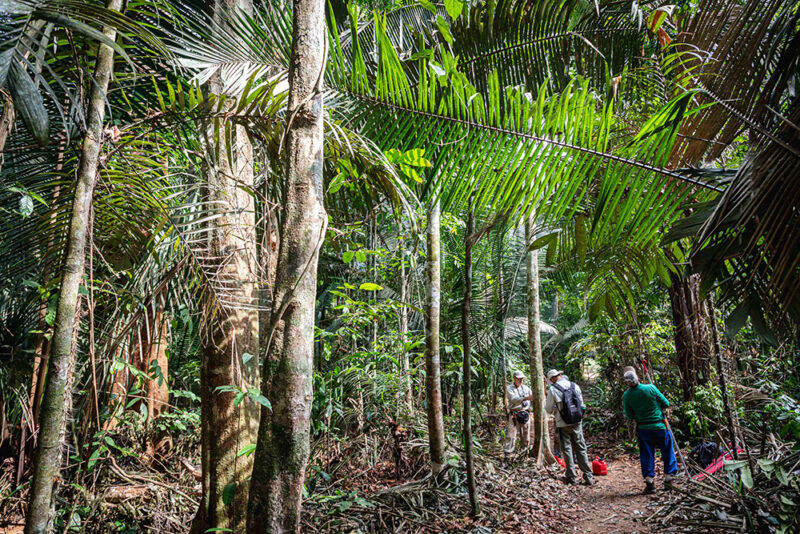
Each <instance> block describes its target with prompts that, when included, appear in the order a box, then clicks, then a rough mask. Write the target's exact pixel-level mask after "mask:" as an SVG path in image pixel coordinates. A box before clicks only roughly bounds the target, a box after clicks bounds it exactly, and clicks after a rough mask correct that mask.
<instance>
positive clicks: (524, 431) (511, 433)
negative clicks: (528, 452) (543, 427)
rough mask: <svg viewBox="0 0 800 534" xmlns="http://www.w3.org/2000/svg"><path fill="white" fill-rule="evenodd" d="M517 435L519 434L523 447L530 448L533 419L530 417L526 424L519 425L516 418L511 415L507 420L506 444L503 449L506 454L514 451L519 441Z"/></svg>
mask: <svg viewBox="0 0 800 534" xmlns="http://www.w3.org/2000/svg"><path fill="white" fill-rule="evenodd" d="M517 435H519V440H520V442H521V445H522V448H523V449H527V448H528V442H529V440H530V436H531V419H530V417H529V418H528V422H527V423H525V424H524V425H518V424H517V423H515V422H514V418H513V417H511V416H510V415H509V416H508V418H507V420H506V446H505V447H504V448H503V451H504V452H505V453H506V454H511V453H512V452H514V444H515V442H516V441H517Z"/></svg>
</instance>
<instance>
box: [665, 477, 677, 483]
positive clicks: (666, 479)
mask: <svg viewBox="0 0 800 534" xmlns="http://www.w3.org/2000/svg"><path fill="white" fill-rule="evenodd" d="M674 480H675V475H664V484H672V482H673V481H674Z"/></svg>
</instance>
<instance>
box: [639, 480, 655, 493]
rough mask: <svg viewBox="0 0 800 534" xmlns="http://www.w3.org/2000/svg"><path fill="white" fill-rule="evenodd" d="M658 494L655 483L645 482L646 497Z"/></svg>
mask: <svg viewBox="0 0 800 534" xmlns="http://www.w3.org/2000/svg"><path fill="white" fill-rule="evenodd" d="M655 492H656V485H655V484H654V483H653V482H645V483H644V491H643V492H642V493H644V494H645V495H652V494H653V493H655Z"/></svg>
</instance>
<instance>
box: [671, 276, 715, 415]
mask: <svg viewBox="0 0 800 534" xmlns="http://www.w3.org/2000/svg"><path fill="white" fill-rule="evenodd" d="M671 278H672V285H670V287H669V296H670V303H671V305H672V320H673V326H674V330H675V354H676V358H677V365H678V371H679V372H680V376H681V387H682V389H683V399H684V400H691V399H693V398H694V392H695V389H697V386H699V385H702V384H705V383H706V382H708V377H709V373H710V370H711V352H712V349H711V335H710V332H709V328H708V312H707V311H706V308H705V305H704V303H703V301H702V299H701V298H700V278H699V275H691V276H689V277H688V278H685V279H684V278H680V277H678V276H676V275H674V274H672V275H671Z"/></svg>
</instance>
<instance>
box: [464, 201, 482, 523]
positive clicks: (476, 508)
mask: <svg viewBox="0 0 800 534" xmlns="http://www.w3.org/2000/svg"><path fill="white" fill-rule="evenodd" d="M474 234H475V217H474V214H473V212H472V207H471V206H470V210H469V216H468V218H467V229H466V232H465V233H464V301H463V303H462V304H461V343H462V346H463V348H464V361H463V366H462V371H461V382H462V386H463V388H464V407H463V416H464V417H463V426H464V451H465V453H466V460H467V491H468V493H469V504H470V508H471V510H472V515H473V516H477V515H478V514H479V513H480V511H481V507H480V502H478V490H477V486H476V483H475V454H474V452H473V450H472V380H471V379H472V350H471V347H470V339H469V326H470V325H469V316H470V312H471V311H472V247H473V246H474V245H475V240H474Z"/></svg>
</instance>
